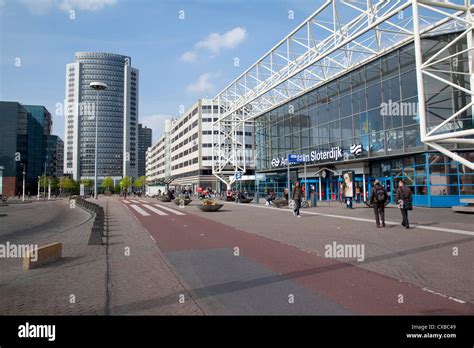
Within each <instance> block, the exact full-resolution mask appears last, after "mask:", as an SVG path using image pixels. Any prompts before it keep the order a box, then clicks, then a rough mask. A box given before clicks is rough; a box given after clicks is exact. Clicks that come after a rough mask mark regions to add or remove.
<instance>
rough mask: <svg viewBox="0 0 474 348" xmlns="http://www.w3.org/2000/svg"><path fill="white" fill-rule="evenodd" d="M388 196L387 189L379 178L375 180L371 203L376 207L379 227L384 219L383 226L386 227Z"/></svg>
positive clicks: (376, 219) (376, 218) (375, 211)
mask: <svg viewBox="0 0 474 348" xmlns="http://www.w3.org/2000/svg"><path fill="white" fill-rule="evenodd" d="M387 198H388V195H387V191H386V190H385V188H384V187H383V186H382V185H380V183H379V181H378V180H375V182H374V187H372V190H371V194H370V204H371V205H372V206H373V207H374V213H375V224H376V227H377V228H380V221H382V227H385V201H386V200H387ZM379 216H380V218H379Z"/></svg>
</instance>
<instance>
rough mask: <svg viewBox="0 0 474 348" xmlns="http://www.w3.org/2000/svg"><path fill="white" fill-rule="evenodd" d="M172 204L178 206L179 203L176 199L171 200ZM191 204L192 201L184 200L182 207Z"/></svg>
mask: <svg viewBox="0 0 474 348" xmlns="http://www.w3.org/2000/svg"><path fill="white" fill-rule="evenodd" d="M173 202H174V204H176V205H179V201H178V200H177V199H175V200H173ZM191 202H192V199H185V200H184V205H188V204H189V203H191Z"/></svg>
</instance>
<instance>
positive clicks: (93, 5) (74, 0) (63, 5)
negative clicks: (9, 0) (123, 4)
mask: <svg viewBox="0 0 474 348" xmlns="http://www.w3.org/2000/svg"><path fill="white" fill-rule="evenodd" d="M0 1H3V2H4V3H5V0H0ZM18 1H19V2H20V3H21V4H22V5H23V6H25V7H26V8H27V9H28V11H30V13H32V14H34V15H44V14H46V13H48V12H49V11H50V10H51V9H53V8H54V9H59V10H62V11H70V10H76V11H99V10H102V9H103V8H104V7H106V6H113V5H115V4H116V3H117V0H18Z"/></svg>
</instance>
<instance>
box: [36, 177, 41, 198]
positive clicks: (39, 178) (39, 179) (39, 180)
mask: <svg viewBox="0 0 474 348" xmlns="http://www.w3.org/2000/svg"><path fill="white" fill-rule="evenodd" d="M40 182H41V176H38V198H37V201H39V199H40Z"/></svg>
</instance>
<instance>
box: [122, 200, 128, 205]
mask: <svg viewBox="0 0 474 348" xmlns="http://www.w3.org/2000/svg"><path fill="white" fill-rule="evenodd" d="M122 202H124V203H127V204H128V203H130V202H129V201H127V200H126V199H123V200H122Z"/></svg>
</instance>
